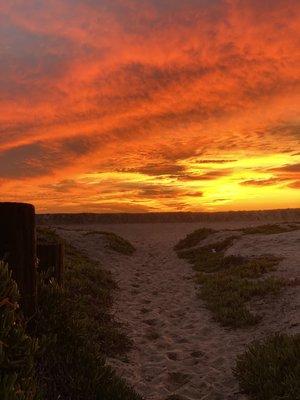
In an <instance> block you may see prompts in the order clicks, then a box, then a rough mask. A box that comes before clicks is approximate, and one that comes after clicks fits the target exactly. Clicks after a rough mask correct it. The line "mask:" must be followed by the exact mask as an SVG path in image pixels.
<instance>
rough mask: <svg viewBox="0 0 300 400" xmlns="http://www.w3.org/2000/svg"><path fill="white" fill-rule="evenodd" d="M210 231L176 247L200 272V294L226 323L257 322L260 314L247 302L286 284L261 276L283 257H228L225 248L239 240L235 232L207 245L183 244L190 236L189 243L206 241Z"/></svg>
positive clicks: (230, 324)
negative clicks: (187, 245)
mask: <svg viewBox="0 0 300 400" xmlns="http://www.w3.org/2000/svg"><path fill="white" fill-rule="evenodd" d="M199 232H201V233H200V234H199ZM207 234H208V235H209V234H210V233H208V231H207V230H205V228H204V229H203V230H198V231H196V232H194V233H192V234H190V235H188V236H187V237H186V238H185V239H183V241H181V242H179V244H180V243H181V244H180V246H175V249H177V254H178V256H179V257H180V258H184V259H186V260H187V261H188V262H189V263H190V264H192V266H193V268H194V269H195V270H196V271H197V272H198V274H197V277H196V278H197V282H198V283H199V285H200V290H199V297H200V298H201V299H202V300H203V301H204V302H205V303H206V305H207V307H208V308H209V310H210V311H211V312H212V313H213V315H214V318H215V319H216V320H217V321H218V322H220V323H221V324H222V325H224V326H230V327H232V328H241V327H244V326H249V325H254V324H256V323H257V322H259V321H260V319H261V317H260V316H259V315H258V314H254V313H253V312H251V311H250V309H249V307H248V306H247V303H248V302H249V301H250V300H252V299H254V298H262V297H266V296H268V295H278V294H279V293H280V291H281V289H282V287H283V286H284V285H285V284H286V282H284V280H282V279H276V278H273V277H266V278H264V279H261V277H262V276H263V275H264V274H266V273H269V272H272V271H274V270H275V269H276V266H277V264H278V263H279V261H280V260H281V259H280V258H278V257H274V256H272V255H266V256H261V257H256V258H250V259H248V258H246V257H242V256H240V255H230V256H225V251H226V250H227V249H228V248H230V247H231V246H232V245H233V243H234V241H235V239H237V237H236V236H234V235H233V236H229V237H227V238H225V239H223V240H219V241H218V242H215V243H212V244H210V245H206V246H201V247H193V248H183V247H182V246H183V245H182V243H184V240H186V239H187V238H193V239H192V240H188V242H189V243H191V242H193V243H196V239H195V238H196V237H197V238H199V237H202V238H203V239H202V240H204V239H205V238H206V237H207V236H206V235H207ZM199 243H201V241H200V242H198V244H199ZM178 247H180V249H178Z"/></svg>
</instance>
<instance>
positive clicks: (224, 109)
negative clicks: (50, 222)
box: [0, 0, 300, 212]
mask: <svg viewBox="0 0 300 400" xmlns="http://www.w3.org/2000/svg"><path fill="white" fill-rule="evenodd" d="M299 15H300V3H299V2H298V1H296V0H273V1H264V2H262V1H260V0H226V1H222V0H186V1H181V0H172V1H167V0H160V1H157V0H116V1H111V0H103V1H101V2H98V1H95V0H85V1H83V0H49V1H47V2H40V1H38V0H29V1H28V0H16V1H14V2H7V1H4V0H0V94H1V95H0V107H1V108H0V109H1V113H0V188H1V192H0V193H1V196H0V200H1V201H15V200H17V201H26V202H32V203H34V204H35V205H36V207H37V211H38V212H82V211H83V212H89V211H90V212H124V211H125V212H147V211H219V210H220V211H221V210H222V211H224V210H241V209H243V210H244V209H249V210H253V209H263V208H267V209H271V208H286V207H299V204H300V195H299V189H300V141H299V139H300V129H299V126H300V123H299V119H300V117H299V114H300V113H299V104H300V90H299V86H300V85H299V82H300V79H299V77H300V70H299V65H300V54H299V50H298V49H299V44H300V32H299V26H300V24H299V23H300V21H299Z"/></svg>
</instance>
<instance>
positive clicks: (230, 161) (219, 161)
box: [195, 159, 237, 164]
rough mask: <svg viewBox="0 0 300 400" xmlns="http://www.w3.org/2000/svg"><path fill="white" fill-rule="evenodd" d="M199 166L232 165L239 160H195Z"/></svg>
mask: <svg viewBox="0 0 300 400" xmlns="http://www.w3.org/2000/svg"><path fill="white" fill-rule="evenodd" d="M195 161H196V162H197V163H198V164H225V163H232V162H235V161H237V160H223V159H215V160H204V159H203V160H201V159H200V160H195Z"/></svg>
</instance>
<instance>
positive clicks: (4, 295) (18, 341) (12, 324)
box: [0, 261, 39, 400]
mask: <svg viewBox="0 0 300 400" xmlns="http://www.w3.org/2000/svg"><path fill="white" fill-rule="evenodd" d="M18 300H19V292H18V288H17V284H16V283H15V281H14V280H13V279H12V277H11V272H10V271H9V268H8V266H7V265H6V264H4V263H3V262H1V261H0V398H1V399H3V400H37V399H38V398H39V395H38V390H37V385H36V379H35V357H36V355H37V351H38V343H37V341H36V340H35V339H32V338H31V337H30V336H28V334H27V333H26V330H25V324H24V320H23V317H22V315H21V313H20V310H19V306H18Z"/></svg>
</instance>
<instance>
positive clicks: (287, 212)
mask: <svg viewBox="0 0 300 400" xmlns="http://www.w3.org/2000/svg"><path fill="white" fill-rule="evenodd" d="M36 217H37V223H38V224H82V223H86V224H88V223H91V224H94V223H100V224H119V223H160V222H164V223H168V222H169V223H170V222H209V221H211V222H219V221H220V222H222V221H239V220H257V221H260V220H262V221H273V220H277V221H280V220H282V221H295V220H299V221H300V208H294V209H292V208H291V209H284V210H264V211H263V210H262V211H227V212H155V213H107V214H94V213H80V214H38V215H37V216H36Z"/></svg>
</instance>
